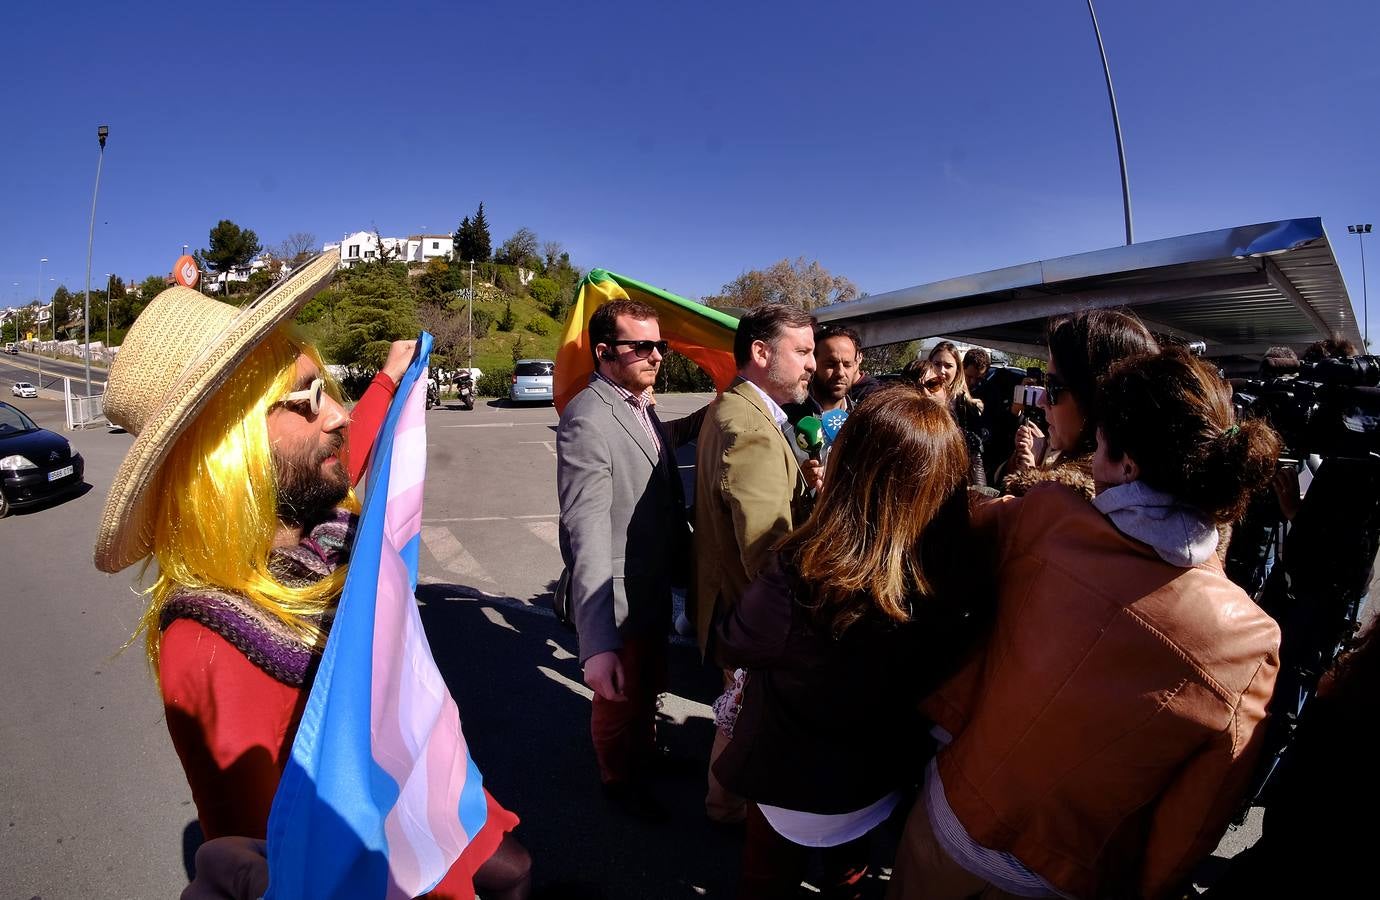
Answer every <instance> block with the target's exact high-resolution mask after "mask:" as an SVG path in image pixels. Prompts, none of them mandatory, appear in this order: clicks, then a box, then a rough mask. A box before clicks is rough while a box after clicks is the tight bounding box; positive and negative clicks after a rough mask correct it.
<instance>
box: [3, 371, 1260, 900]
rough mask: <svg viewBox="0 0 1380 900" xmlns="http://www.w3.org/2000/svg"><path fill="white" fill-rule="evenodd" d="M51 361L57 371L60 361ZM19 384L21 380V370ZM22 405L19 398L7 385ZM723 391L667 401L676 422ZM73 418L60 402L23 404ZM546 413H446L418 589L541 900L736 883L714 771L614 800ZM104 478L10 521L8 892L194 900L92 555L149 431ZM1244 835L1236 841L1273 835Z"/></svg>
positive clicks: (104, 470) (675, 716)
mask: <svg viewBox="0 0 1380 900" xmlns="http://www.w3.org/2000/svg"><path fill="white" fill-rule="evenodd" d="M45 369H46V365H45ZM0 377H3V376H0ZM6 399H8V398H6ZM707 399H708V398H707V397H706V396H704V395H699V396H694V395H670V396H664V397H659V398H658V412H659V413H660V414H661V415H662V417H663V418H674V417H675V416H677V415H679V414H684V413H687V412H690V411H692V410H694V409H695V408H697V407H698V406H699V405H700V404H702V403H703V402H705V401H706V400H707ZM14 405H16V406H18V407H19V408H21V409H24V410H25V411H26V412H28V413H29V414H30V415H31V416H33V417H34V418H35V419H36V420H38V421H39V423H40V424H42V425H45V426H46V427H50V428H53V429H54V430H61V428H62V410H61V405H60V404H58V403H54V402H51V401H46V400H18V399H16V400H15V402H14ZM556 421H557V419H556V415H555V412H554V410H552V409H551V408H550V407H549V406H547V407H534V408H516V409H513V408H508V407H507V406H506V405H505V404H499V403H497V402H487V403H486V402H481V403H480V405H479V406H478V407H477V408H476V409H475V410H474V411H472V412H466V411H462V410H460V409H458V408H453V409H452V408H440V409H436V410H432V411H431V412H429V413H428V414H427V423H428V481H427V496H426V501H425V502H426V506H425V510H424V513H423V553H422V554H421V582H422V583H421V585H420V587H419V590H418V599H419V601H420V603H421V613H422V618H423V621H424V624H425V626H426V629H427V634H428V636H429V638H430V640H431V644H432V648H433V651H434V653H435V656H436V659H437V662H438V665H439V666H440V668H441V671H442V672H443V674H444V675H445V677H446V680H447V683H448V684H449V685H450V687H451V690H452V693H453V694H454V695H455V697H456V700H457V702H458V703H459V705H460V707H461V714H462V717H463V720H464V724H465V731H466V735H467V737H468V739H469V740H470V742H471V745H472V750H473V752H474V755H475V758H476V760H477V761H478V763H479V765H480V766H481V768H482V770H483V772H484V776H485V785H486V786H487V787H488V788H489V789H490V790H491V791H492V792H493V794H494V795H495V796H496V797H497V798H498V799H499V800H500V801H501V802H503V803H504V804H505V805H507V806H508V807H509V808H511V809H513V810H514V811H515V812H517V813H518V814H519V815H520V816H521V817H522V819H523V824H522V826H521V827H520V829H519V832H518V835H519V837H520V839H521V840H522V841H523V842H524V843H525V844H526V845H527V846H528V847H529V848H530V849H531V851H532V853H533V857H534V859H535V865H536V870H535V871H536V883H537V886H538V888H539V889H540V891H541V892H543V893H541V894H539V896H543V895H544V896H547V897H575V898H627V900H656V898H691V897H720V898H726V897H731V896H733V882H734V879H735V878H736V873H737V861H738V854H739V852H740V842H741V834H740V833H739V832H735V831H733V830H727V831H725V830H721V829H716V828H714V827H711V826H710V825H708V824H707V823H706V821H705V820H704V818H703V814H702V811H701V810H702V806H701V800H702V796H703V790H704V782H703V774H702V772H700V770H699V769H698V767H697V766H696V767H692V768H691V771H690V772H688V773H687V774H686V775H684V776H681V777H677V778H673V779H670V780H668V781H667V782H665V783H664V784H662V785H661V786H660V788H659V789H660V791H661V796H662V798H663V800H664V801H665V802H666V804H667V805H668V806H669V807H670V808H671V809H672V810H673V811H674V814H675V818H674V819H673V821H672V822H671V823H669V824H668V825H665V826H661V827H657V828H652V827H647V826H642V825H638V824H636V823H633V822H630V821H628V820H626V819H624V818H622V817H620V816H618V815H616V814H614V813H612V812H610V811H609V810H608V809H607V808H606V806H605V805H604V801H603V799H602V797H601V795H600V792H599V789H598V785H597V780H598V779H597V774H596V768H595V764H594V758H593V753H592V751H591V749H590V747H589V740H588V715H589V704H588V697H589V692H588V690H587V689H586V688H585V687H584V685H583V683H582V681H581V678H580V672H579V667H578V665H577V664H576V660H575V650H576V645H575V639H574V635H573V634H571V633H570V632H569V631H566V630H565V629H564V628H562V627H561V626H560V625H559V624H558V623H557V622H556V621H555V619H554V617H552V615H551V613H550V610H549V604H550V590H551V587H552V584H553V582H554V581H555V579H556V578H557V576H558V575H559V573H560V569H561V562H560V556H559V552H558V551H557V549H556V522H557V517H556V513H557V504H556V496H555V444H554V434H555V432H554V429H555V425H556ZM67 436H68V437H70V439H71V440H72V442H73V444H74V445H76V447H77V448H78V450H80V452H81V453H82V454H83V455H84V456H85V457H86V477H87V480H88V482H90V484H91V486H92V487H91V489H90V490H89V491H88V492H86V493H85V494H83V495H81V496H77V497H73V498H69V499H67V500H65V501H64V502H61V503H59V504H57V505H54V506H51V507H47V508H41V509H37V510H33V511H26V512H20V513H17V514H15V515H13V516H11V517H10V518H7V519H5V520H0V609H2V610H3V613H4V621H5V625H6V627H4V628H0V676H2V677H3V680H2V681H0V683H3V684H4V685H5V689H4V690H3V691H0V722H4V730H3V733H0V754H3V759H4V762H5V764H4V765H3V766H0V809H3V813H4V816H3V820H0V871H3V872H4V876H3V878H2V879H0V881H3V888H4V889H3V890H0V897H15V898H31V897H46V898H57V897H62V898H66V897H84V898H130V897H138V898H157V897H169V898H171V897H175V896H176V895H177V894H178V892H179V891H180V890H181V888H182V887H183V886H184V885H185V884H186V881H187V875H186V868H185V866H186V864H187V862H188V860H189V859H190V851H191V848H192V847H194V844H195V841H196V838H197V835H198V831H197V829H196V826H195V824H194V823H195V810H194V808H193V807H192V805H191V797H190V794H189V791H188V789H187V786H186V782H185V780H184V779H183V776H182V772H181V767H180V766H179V764H178V761H177V758H176V755H175V754H174V753H173V750H172V746H171V744H170V742H169V739H168V736H167V731H166V726H165V724H164V721H163V713H162V707H161V704H160V702H159V699H158V695H157V690H156V687H155V685H154V682H153V680H152V678H151V677H150V674H149V671H148V666H147V664H146V662H145V661H144V659H143V654H142V651H141V648H140V647H138V646H135V647H131V648H130V649H129V650H128V651H126V652H124V653H121V652H120V650H121V647H122V646H123V645H124V644H125V642H126V641H128V640H129V638H130V636H131V635H132V634H133V633H134V630H135V628H136V627H137V623H138V616H139V612H140V610H141V609H142V606H143V604H142V602H141V598H140V597H139V596H138V594H137V593H136V592H135V591H136V588H137V582H136V575H135V573H134V572H133V571H127V572H125V573H121V574H119V575H114V576H107V575H102V574H100V573H98V572H97V571H96V570H95V568H94V567H93V566H92V564H91V548H92V545H93V543H94V536H95V529H96V522H97V519H98V517H99V515H100V511H101V507H102V505H103V503H104V500H105V495H106V492H107V491H108V488H109V485H110V480H111V478H112V477H113V474H114V472H115V469H116V467H117V466H118V464H119V462H120V460H121V459H122V458H123V456H124V454H125V452H126V450H127V448H128V447H129V444H130V442H131V440H132V439H131V438H130V436H129V435H126V434H123V433H111V432H109V431H108V430H106V429H88V430H86V431H80V432H71V433H67ZM671 659H672V677H671V684H672V687H673V691H672V693H670V694H668V695H667V696H666V698H665V700H664V703H663V707H662V716H663V722H662V725H663V729H662V730H663V734H664V736H665V738H666V740H667V742H668V744H669V745H670V746H671V747H672V749H673V750H675V751H676V752H678V753H679V754H681V755H683V756H689V757H695V758H703V757H704V755H705V754H706V753H707V748H708V746H709V742H710V738H711V734H712V732H711V729H712V725H711V722H710V719H709V710H708V706H707V704H708V703H709V702H711V701H712V699H713V697H714V696H715V694H716V693H717V676H716V674H715V673H714V672H711V671H708V670H706V669H705V668H704V667H702V666H701V665H700V664H699V660H698V653H697V651H696V650H695V649H694V648H693V647H691V646H690V645H689V642H687V641H684V640H681V641H678V642H676V643H674V644H673V647H672V657H671ZM1255 833H1256V831H1255V829H1254V828H1247V829H1244V830H1242V831H1237V832H1232V833H1229V834H1228V836H1227V839H1226V840H1225V841H1224V842H1223V849H1222V851H1220V852H1222V853H1224V854H1230V853H1234V852H1236V850H1238V849H1240V847H1242V846H1245V845H1246V844H1248V843H1249V842H1250V841H1251V840H1253V838H1254V835H1255Z"/></svg>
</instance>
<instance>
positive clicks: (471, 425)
mask: <svg viewBox="0 0 1380 900" xmlns="http://www.w3.org/2000/svg"><path fill="white" fill-rule="evenodd" d="M532 425H536V426H539V427H541V428H550V427H551V423H549V422H473V423H468V424H465V425H435V426H429V427H435V428H521V427H523V426H532Z"/></svg>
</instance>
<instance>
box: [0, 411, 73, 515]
mask: <svg viewBox="0 0 1380 900" xmlns="http://www.w3.org/2000/svg"><path fill="white" fill-rule="evenodd" d="M85 469H86V463H85V461H84V460H83V459H82V458H81V454H80V453H78V452H77V451H76V450H75V449H74V448H73V447H72V444H71V443H70V442H69V441H68V440H67V438H65V437H63V436H62V435H60V434H56V433H54V432H51V431H49V430H48V429H46V428H39V427H38V426H37V425H35V424H34V420H33V419H30V418H29V417H28V416H26V415H24V413H22V412H20V411H19V410H17V409H15V408H14V407H13V406H10V405H9V404H8V403H0V517H4V516H6V515H8V514H9V511H10V509H11V508H17V507H21V506H29V505H31V504H34V503H41V502H42V501H44V500H47V499H48V498H50V497H54V496H57V495H59V494H63V493H65V492H67V491H70V490H74V489H76V488H78V487H81V485H82V484H83V483H84V482H83V481H82V475H83V474H84V472H85Z"/></svg>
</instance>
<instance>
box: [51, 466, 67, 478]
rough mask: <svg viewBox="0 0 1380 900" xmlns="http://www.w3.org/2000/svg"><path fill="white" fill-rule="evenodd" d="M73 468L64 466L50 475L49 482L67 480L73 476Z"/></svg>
mask: <svg viewBox="0 0 1380 900" xmlns="http://www.w3.org/2000/svg"><path fill="white" fill-rule="evenodd" d="M72 468H73V467H72V466H63V467H62V468H61V469H54V470H53V471H51V472H49V473H48V480H49V481H57V480H58V479H59V478H66V477H67V476H68V475H71V474H72Z"/></svg>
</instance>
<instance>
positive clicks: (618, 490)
mask: <svg viewBox="0 0 1380 900" xmlns="http://www.w3.org/2000/svg"><path fill="white" fill-rule="evenodd" d="M589 339H590V347H591V349H592V352H593V353H594V359H595V366H596V369H597V371H596V372H595V374H594V375H593V376H592V377H591V378H590V382H589V387H587V388H585V389H584V390H583V391H581V392H580V393H579V394H577V395H576V396H575V398H574V399H572V400H571V401H570V403H569V404H568V405H567V406H566V408H565V411H564V412H563V413H562V414H561V424H560V428H559V430H558V431H557V433H556V488H557V492H558V493H559V495H560V503H561V525H560V544H561V557H562V559H563V560H564V561H565V565H566V568H567V569H568V571H569V573H570V606H571V610H572V614H573V618H574V620H575V628H576V631H577V632H578V634H579V643H580V664H581V665H582V666H583V668H584V678H585V683H586V684H587V685H589V687H590V689H591V690H592V691H593V692H594V700H593V708H592V710H591V713H590V733H591V736H592V738H593V741H594V753H595V756H596V757H597V758H598V761H599V774H600V777H601V778H602V780H603V783H604V789H605V793H606V795H607V796H608V797H609V799H610V800H611V801H612V802H613V803H614V805H615V806H617V807H619V808H620V809H622V810H623V811H625V812H628V813H631V814H632V815H634V816H637V817H638V818H642V819H645V820H662V819H664V818H665V817H666V813H665V810H664V809H662V808H661V807H660V806H659V804H657V803H656V801H655V800H654V799H653V798H652V797H651V795H650V794H649V793H648V792H647V788H646V776H647V774H648V772H647V769H648V766H649V764H650V763H651V762H652V760H653V759H654V758H655V753H656V735H655V723H656V701H657V696H658V695H659V694H660V693H661V692H662V691H663V690H665V687H666V654H667V632H668V630H669V627H670V619H671V582H672V579H673V576H674V575H676V574H681V573H684V572H685V571H686V570H687V568H688V558H689V533H688V529H687V527H686V522H685V509H684V498H683V496H682V490H681V485H680V475H679V472H678V470H677V467H676V463H675V457H674V448H675V447H676V446H677V445H678V444H680V443H684V442H685V441H688V440H693V439H694V437H695V435H696V433H697V432H698V431H699V425H700V422H701V421H702V420H703V411H701V412H700V413H696V414H694V415H691V416H687V417H686V418H683V419H679V420H676V421H674V422H669V423H665V424H663V423H661V422H660V421H659V420H658V419H657V415H656V412H655V410H654V409H653V408H652V397H651V387H652V384H653V383H654V382H655V381H656V376H657V372H658V371H659V370H660V368H661V359H662V355H663V354H664V353H665V352H666V350H667V345H666V342H665V341H663V340H662V339H661V329H660V325H659V324H658V322H657V317H656V311H655V310H653V309H652V308H651V307H650V306H647V305H646V304H644V303H639V302H636V301H632V300H616V301H613V302H611V303H606V304H605V305H603V306H601V307H600V308H599V309H597V310H595V312H594V315H593V316H592V317H591V318H590V322H589Z"/></svg>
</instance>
